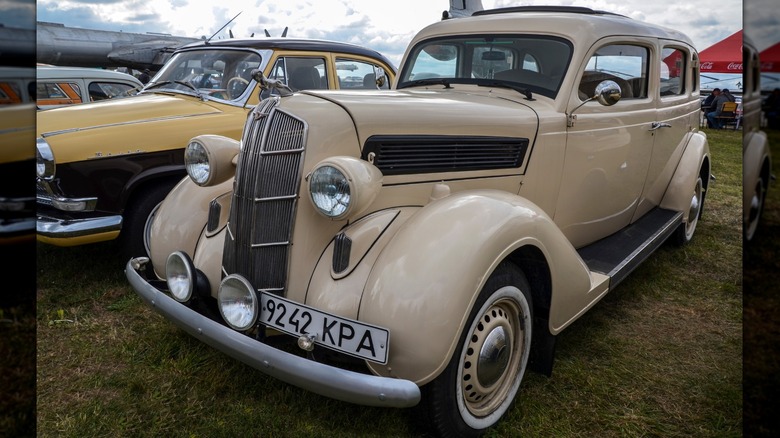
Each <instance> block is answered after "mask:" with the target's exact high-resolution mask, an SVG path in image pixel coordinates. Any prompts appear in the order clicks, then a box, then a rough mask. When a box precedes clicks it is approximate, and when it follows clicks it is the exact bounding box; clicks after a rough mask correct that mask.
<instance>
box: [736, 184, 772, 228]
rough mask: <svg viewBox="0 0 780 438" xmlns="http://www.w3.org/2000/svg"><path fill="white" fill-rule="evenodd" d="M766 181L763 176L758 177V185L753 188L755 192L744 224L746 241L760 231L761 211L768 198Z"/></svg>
mask: <svg viewBox="0 0 780 438" xmlns="http://www.w3.org/2000/svg"><path fill="white" fill-rule="evenodd" d="M766 189H767V186H766V182H765V181H764V178H763V176H759V177H758V181H756V185H755V187H754V188H753V194H752V196H751V198H750V207H749V208H750V210H749V211H748V219H747V221H746V222H745V223H744V224H743V225H742V233H743V239H744V241H745V242H750V241H752V240H753V238H754V237H756V232H757V231H758V223H759V221H760V220H761V213H762V212H763V211H764V201H765V200H766Z"/></svg>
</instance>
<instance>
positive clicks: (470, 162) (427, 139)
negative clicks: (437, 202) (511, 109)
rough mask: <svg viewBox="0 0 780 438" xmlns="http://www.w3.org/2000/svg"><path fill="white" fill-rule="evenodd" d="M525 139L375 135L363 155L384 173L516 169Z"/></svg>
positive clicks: (409, 173)
mask: <svg viewBox="0 0 780 438" xmlns="http://www.w3.org/2000/svg"><path fill="white" fill-rule="evenodd" d="M528 145H529V140H528V139H527V138H512V137H468V136H465V137H464V136H439V135H415V136H404V135H375V136H372V137H370V138H369V139H368V140H367V141H366V144H365V145H364V147H363V154H362V157H363V159H364V160H368V161H370V162H372V163H373V164H374V166H376V167H377V168H378V169H379V170H381V171H382V174H384V175H412V174H419V173H438V172H463V171H470V170H490V169H516V168H519V167H521V166H522V165H523V162H524V160H525V156H526V153H527V152H528Z"/></svg>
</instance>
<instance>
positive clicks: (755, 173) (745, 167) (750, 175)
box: [742, 131, 772, 222]
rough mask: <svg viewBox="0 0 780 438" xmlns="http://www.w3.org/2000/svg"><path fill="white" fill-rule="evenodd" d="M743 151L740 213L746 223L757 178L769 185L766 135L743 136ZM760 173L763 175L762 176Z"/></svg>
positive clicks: (756, 133) (763, 133)
mask: <svg viewBox="0 0 780 438" xmlns="http://www.w3.org/2000/svg"><path fill="white" fill-rule="evenodd" d="M744 143H745V144H744V151H743V156H742V187H743V189H744V190H743V195H742V212H743V216H744V218H743V220H744V221H745V222H747V221H748V215H749V214H750V202H751V199H752V197H753V188H754V187H755V186H756V183H757V182H758V179H759V177H761V176H763V177H764V183H765V184H769V181H770V175H769V173H770V171H771V165H769V164H771V162H772V161H771V160H772V159H771V155H770V151H769V142H768V140H767V136H766V133H765V132H763V131H754V132H749V133H747V134H745V138H744ZM762 172H763V173H764V174H763V175H762Z"/></svg>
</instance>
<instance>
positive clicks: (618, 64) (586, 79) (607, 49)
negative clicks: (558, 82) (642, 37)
mask: <svg viewBox="0 0 780 438" xmlns="http://www.w3.org/2000/svg"><path fill="white" fill-rule="evenodd" d="M649 52H650V51H649V50H648V49H647V48H646V47H642V46H635V45H630V44H612V45H608V46H604V47H602V48H600V49H598V51H596V53H594V54H593V56H591V58H590V60H589V61H588V65H587V67H585V72H584V73H583V74H582V79H581V80H580V85H579V96H580V99H581V100H587V99H589V98H591V97H593V95H594V94H595V91H596V86H598V84H599V83H601V82H602V81H606V80H611V81H614V82H616V83H617V84H618V85H619V86H620V90H621V98H622V99H641V98H645V97H647V85H648V83H647V81H648V74H647V72H648V60H649Z"/></svg>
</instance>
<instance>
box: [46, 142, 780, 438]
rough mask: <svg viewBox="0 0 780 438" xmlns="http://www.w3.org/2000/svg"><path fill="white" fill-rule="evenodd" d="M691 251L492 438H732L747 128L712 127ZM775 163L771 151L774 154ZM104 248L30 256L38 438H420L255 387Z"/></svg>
mask: <svg viewBox="0 0 780 438" xmlns="http://www.w3.org/2000/svg"><path fill="white" fill-rule="evenodd" d="M708 134H709V136H710V137H709V138H710V148H711V150H712V159H713V173H714V175H715V176H716V177H717V179H716V180H715V181H713V182H712V184H711V185H710V190H709V191H708V193H707V200H706V205H705V212H704V217H703V219H702V221H700V222H699V226H698V229H697V235H696V236H695V237H694V241H693V242H692V243H691V244H690V245H688V246H686V247H684V248H676V247H673V246H672V245H664V246H663V247H662V248H661V249H660V250H659V251H658V252H657V253H656V254H654V255H653V256H652V257H651V258H650V259H649V260H648V261H647V262H645V264H644V265H642V266H640V267H639V268H638V269H637V270H636V271H634V272H633V273H632V274H631V275H630V276H629V277H628V279H626V280H625V281H624V282H623V283H622V284H621V285H620V286H619V287H618V288H616V289H615V290H614V291H612V292H611V293H610V294H608V295H607V296H606V297H605V298H604V299H603V300H602V301H601V302H600V303H599V304H598V305H596V306H595V307H594V308H593V309H592V310H591V311H589V312H588V313H587V314H586V315H585V316H583V317H582V318H580V319H579V320H578V321H576V322H575V323H574V324H573V325H572V326H570V327H569V328H567V329H566V330H565V331H564V332H563V333H562V334H561V335H560V336H559V337H558V343H557V349H556V364H555V368H554V370H553V376H552V378H547V377H544V376H540V375H536V374H528V375H527V377H526V379H525V381H524V382H523V384H522V386H521V391H520V394H519V396H518V398H517V401H516V404H515V406H514V407H513V408H512V410H511V411H510V412H509V413H508V415H507V416H506V417H505V418H504V420H503V421H502V422H501V423H500V424H499V425H498V426H497V427H496V428H495V429H494V430H491V431H489V433H488V436H517V435H521V436H543V437H548V436H556V437H590V436H599V437H634V436H664V437H690V436H697V437H731V436H734V437H737V436H742V427H743V421H742V394H743V392H742V283H741V278H742V277H741V275H742V241H741V215H740V209H741V193H742V192H741V182H742V181H741V169H742V168H741V154H742V151H741V133H740V132H724V131H719V132H717V131H708ZM778 156H780V154H778ZM115 254H116V248H115V247H114V245H111V244H106V245H102V244H98V245H92V246H85V247H75V248H55V247H49V246H39V248H38V294H37V298H38V321H37V322H38V358H37V359H38V388H37V392H38V435H39V436H42V437H47V436H56V437H63V436H64V437H71V436H72V437H85V436H133V437H136V436H149V437H151V436H154V437H156V436H184V437H214V436H296V437H297V436H375V437H385V436H398V437H404V436H420V435H421V434H422V433H423V429H422V427H421V425H422V423H424V422H425V419H420V418H417V416H416V414H415V411H414V410H397V409H379V408H369V407H363V406H356V405H351V404H348V403H343V402H339V401H334V400H330V399H327V398H324V397H320V396H318V395H315V394H311V393H308V392H306V391H303V390H300V389H298V388H296V387H293V386H290V385H287V384H285V383H282V382H279V381H277V380H274V379H272V378H270V377H267V376H265V375H264V374H262V373H261V372H259V371H256V370H254V369H252V368H250V367H248V366H246V365H244V364H242V363H240V362H238V361H236V360H233V359H231V358H229V357H227V356H225V355H224V354H222V353H219V352H217V351H216V350H214V349H212V348H210V347H208V346H206V345H205V344H202V343H201V342H199V341H197V340H195V339H193V338H191V337H190V336H189V335H186V334H185V333H183V332H182V331H180V330H178V329H176V328H175V327H174V326H173V325H172V324H170V323H168V322H167V321H166V320H164V318H162V317H161V316H160V315H158V314H156V313H155V312H154V311H152V310H151V309H150V308H148V307H147V306H146V305H144V304H143V303H142V302H141V300H140V299H139V298H138V297H137V296H136V295H135V293H134V292H133V291H132V289H131V288H130V287H129V286H128V285H127V282H126V280H125V277H124V274H123V272H122V270H123V265H124V261H123V260H120V259H118V257H117V256H116V255H115Z"/></svg>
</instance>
